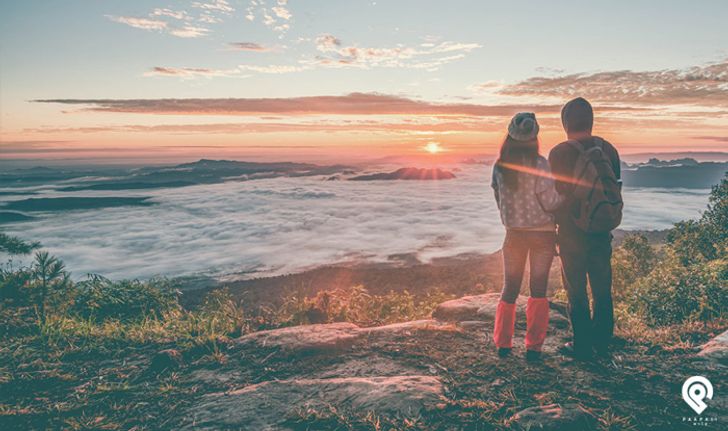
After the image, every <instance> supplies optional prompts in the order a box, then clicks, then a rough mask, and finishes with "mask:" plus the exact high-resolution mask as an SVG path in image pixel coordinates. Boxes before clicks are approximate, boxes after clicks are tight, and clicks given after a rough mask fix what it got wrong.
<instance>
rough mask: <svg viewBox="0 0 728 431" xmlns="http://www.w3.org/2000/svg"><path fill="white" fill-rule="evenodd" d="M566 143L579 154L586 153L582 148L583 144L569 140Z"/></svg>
mask: <svg viewBox="0 0 728 431" xmlns="http://www.w3.org/2000/svg"><path fill="white" fill-rule="evenodd" d="M566 143H567V144H569V145H571V146H572V147H574V148H575V149H576V150H577V151H578V152H579V153H583V152H584V151H586V148H584V144H582V143H581V142H579V141H577V140H576V139H569V140H568V141H566Z"/></svg>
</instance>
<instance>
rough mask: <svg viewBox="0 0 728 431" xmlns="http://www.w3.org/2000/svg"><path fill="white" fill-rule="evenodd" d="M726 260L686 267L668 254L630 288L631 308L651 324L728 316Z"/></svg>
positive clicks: (676, 257)
mask: <svg viewBox="0 0 728 431" xmlns="http://www.w3.org/2000/svg"><path fill="white" fill-rule="evenodd" d="M726 280H728V260H725V259H717V260H713V261H710V262H705V263H696V264H693V265H690V266H685V265H683V264H682V262H681V261H680V259H679V257H678V256H677V255H676V253H674V251H672V250H671V251H670V252H669V254H668V256H667V257H666V258H665V259H664V260H663V261H662V262H660V265H659V266H657V268H655V270H654V271H652V272H651V273H649V275H647V276H646V277H643V278H641V279H640V280H639V281H637V282H636V283H635V285H634V286H633V289H634V290H633V292H632V296H631V298H630V309H631V310H632V311H634V312H637V313H640V314H641V315H642V316H643V317H644V318H645V320H646V321H647V322H648V323H649V324H651V325H658V326H659V325H671V324H676V323H682V322H686V321H702V322H707V321H710V320H712V319H715V318H717V317H720V316H723V315H725V314H726V313H728V285H726Z"/></svg>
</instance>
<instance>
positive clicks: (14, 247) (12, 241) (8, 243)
mask: <svg viewBox="0 0 728 431" xmlns="http://www.w3.org/2000/svg"><path fill="white" fill-rule="evenodd" d="M38 247H40V243H39V242H35V241H33V242H28V241H24V240H22V239H20V238H17V237H14V236H10V235H7V234H4V233H2V232H0V253H7V254H11V255H12V254H30V252H32V251H33V250H35V249H36V248H38Z"/></svg>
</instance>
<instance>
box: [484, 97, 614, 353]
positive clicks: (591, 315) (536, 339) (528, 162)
mask: <svg viewBox="0 0 728 431" xmlns="http://www.w3.org/2000/svg"><path fill="white" fill-rule="evenodd" d="M561 122H562V124H563V126H564V130H565V131H566V135H567V138H568V140H567V141H565V142H562V143H561V144H559V145H557V146H556V147H554V148H553V149H552V150H551V153H550V154H549V158H548V160H546V158H544V157H543V156H541V155H540V154H539V140H538V131H539V125H538V122H537V121H536V116H535V115H534V114H533V113H529V112H524V113H519V114H516V115H515V116H514V117H513V119H512V120H511V123H510V125H509V126H508V136H507V137H506V138H505V140H504V142H503V145H502V147H501V150H500V157H499V158H498V160H497V161H496V163H495V165H494V167H493V183H492V186H493V190H494V192H495V199H496V202H497V203H498V208H499V210H500V215H501V220H502V221H503V224H504V225H505V227H506V237H505V241H504V243H503V269H504V271H503V272H504V275H505V277H504V278H505V281H504V286H503V292H502V295H501V300H500V302H499V304H498V309H497V312H496V319H495V329H494V332H493V337H494V341H495V344H496V347H497V348H498V354H499V356H501V357H504V356H508V355H509V354H510V353H511V349H512V347H513V344H512V339H513V332H514V325H515V318H516V304H515V302H516V299H517V298H518V294H519V291H520V289H521V282H522V280H523V273H524V268H525V265H526V259H527V258H528V261H529V266H530V268H529V269H530V271H529V272H530V280H529V286H530V291H531V292H530V293H531V296H530V297H529V299H528V303H527V306H526V319H527V330H526V359H527V360H538V359H540V356H541V347H542V346H543V343H544V340H545V338H546V332H547V329H548V322H549V301H548V299H547V297H546V291H547V287H548V279H549V270H550V269H551V263H552V262H553V258H554V256H555V255H556V248H557V245H558V250H559V253H558V254H559V256H560V257H561V273H562V280H563V284H564V288H565V289H566V292H567V294H568V298H569V317H570V320H571V326H572V330H573V341H572V342H570V343H567V344H566V345H565V346H564V347H563V349H562V350H563V352H564V353H565V354H567V355H569V356H572V357H574V358H577V359H589V358H591V357H592V355H593V354H594V353H595V352H596V353H597V354H600V355H606V354H607V353H608V348H609V343H610V341H611V338H612V333H613V329H614V313H613V306H612V267H611V256H612V246H611V241H612V234H611V231H612V229H614V228H615V227H617V226H618V225H619V223H620V221H621V217H622V205H623V204H622V198H621V182H620V162H619V155H618V153H617V150H616V149H615V148H614V147H613V146H612V145H611V144H610V143H609V142H607V141H605V140H604V139H602V138H599V137H597V136H593V135H592V125H593V123H594V113H593V110H592V107H591V105H590V104H589V102H587V101H586V100H585V99H583V98H577V99H574V100H571V101H570V102H568V103H567V104H566V105H564V107H563V109H562V110H561ZM587 280H588V284H589V286H590V287H591V296H592V303H593V307H592V308H593V310H591V309H590V304H589V295H588V294H587Z"/></svg>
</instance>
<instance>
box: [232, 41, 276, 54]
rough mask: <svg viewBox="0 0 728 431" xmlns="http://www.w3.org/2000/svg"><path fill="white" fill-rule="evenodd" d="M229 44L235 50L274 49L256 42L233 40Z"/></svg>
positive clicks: (266, 50)
mask: <svg viewBox="0 0 728 431" xmlns="http://www.w3.org/2000/svg"><path fill="white" fill-rule="evenodd" d="M228 46H229V47H230V48H231V49H233V50H235V51H253V52H268V51H272V49H271V48H269V47H267V46H263V45H260V44H258V43H255V42H231V43H228Z"/></svg>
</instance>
